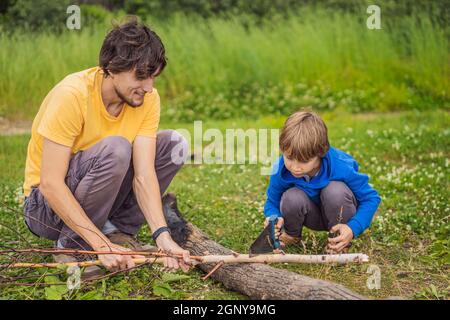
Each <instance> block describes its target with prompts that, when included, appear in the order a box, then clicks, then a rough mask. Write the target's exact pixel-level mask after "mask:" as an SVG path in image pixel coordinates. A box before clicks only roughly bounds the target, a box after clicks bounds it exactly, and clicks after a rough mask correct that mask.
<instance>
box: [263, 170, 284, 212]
mask: <svg viewBox="0 0 450 320" xmlns="http://www.w3.org/2000/svg"><path fill="white" fill-rule="evenodd" d="M284 191H285V188H283V186H282V183H281V181H280V177H279V175H278V174H274V175H272V176H271V177H270V182H269V187H268V188H267V200H266V204H265V205H264V216H265V217H270V216H272V215H276V216H278V217H281V212H280V201H281V196H282V195H283V192H284Z"/></svg>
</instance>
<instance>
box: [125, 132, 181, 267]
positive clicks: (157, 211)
mask: <svg viewBox="0 0 450 320" xmlns="http://www.w3.org/2000/svg"><path fill="white" fill-rule="evenodd" d="M155 157H156V139H155V138H148V137H143V136H137V137H136V139H135V141H134V144H133V165H134V178H133V190H134V193H135V195H136V200H137V202H138V205H139V207H140V208H141V211H142V213H143V214H144V216H145V219H146V220H147V222H148V224H149V226H150V229H151V231H152V232H155V231H156V230H157V229H158V228H160V227H163V226H166V225H167V223H166V219H165V217H164V213H163V210H162V204H161V191H160V188H159V182H158V177H157V175H156V170H155ZM156 244H157V245H158V247H159V248H161V249H163V250H166V251H171V252H173V253H181V254H183V256H184V261H180V263H181V268H182V269H183V271H187V270H188V269H189V268H188V266H187V264H188V263H189V262H190V260H189V252H188V251H186V250H183V249H182V248H181V247H179V246H178V245H177V244H176V243H175V242H174V241H173V240H172V237H171V236H170V234H169V233H167V232H163V233H161V235H160V236H159V237H158V239H157V240H156ZM165 264H166V267H168V268H170V269H172V268H173V269H176V268H178V266H179V265H178V262H177V261H176V260H175V259H167V261H166V263H165Z"/></svg>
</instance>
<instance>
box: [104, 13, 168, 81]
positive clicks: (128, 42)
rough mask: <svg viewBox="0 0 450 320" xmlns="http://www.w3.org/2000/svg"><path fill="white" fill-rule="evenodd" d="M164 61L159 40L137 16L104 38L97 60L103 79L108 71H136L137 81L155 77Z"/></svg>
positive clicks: (161, 69)
mask: <svg viewBox="0 0 450 320" xmlns="http://www.w3.org/2000/svg"><path fill="white" fill-rule="evenodd" d="M166 60H167V59H166V56H165V49H164V45H163V43H162V41H161V39H160V38H159V37H158V35H157V34H156V33H155V32H154V31H152V30H151V29H150V28H149V27H147V26H146V25H144V24H143V23H141V22H139V20H138V19H137V17H130V18H129V19H128V21H127V22H125V23H123V24H121V25H117V26H115V27H114V28H113V29H112V30H111V31H110V32H109V33H108V34H107V35H106V38H105V40H104V41H103V45H102V49H101V50H100V57H99V63H100V67H101V68H102V69H103V71H104V72H105V75H106V76H108V74H109V72H108V70H109V71H110V72H112V73H120V72H126V71H130V70H133V69H135V70H136V78H137V79H140V80H142V79H146V78H148V77H150V76H152V75H154V73H155V72H156V71H158V74H160V73H161V72H162V71H163V70H164V67H165V66H166V64H167V61H166ZM158 69H159V70H158ZM158 74H157V75H158Z"/></svg>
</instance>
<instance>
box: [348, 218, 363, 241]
mask: <svg viewBox="0 0 450 320" xmlns="http://www.w3.org/2000/svg"><path fill="white" fill-rule="evenodd" d="M347 225H348V226H349V227H350V229H352V232H353V238H357V237H358V236H359V235H360V234H361V233H363V231H364V229H363V228H362V227H361V224H360V223H359V222H358V221H356V220H350V221H349V222H347Z"/></svg>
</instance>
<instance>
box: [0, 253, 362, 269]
mask: <svg viewBox="0 0 450 320" xmlns="http://www.w3.org/2000/svg"><path fill="white" fill-rule="evenodd" d="M200 258H201V261H192V265H197V264H199V263H219V262H220V261H223V263H308V264H310V263H317V264H326V263H337V264H346V263H363V262H368V261H369V257H368V256H367V255H365V254H362V253H349V254H329V255H328V254H322V255H301V254H273V255H258V256H254V257H249V255H248V254H239V255H238V256H234V255H208V256H202V257H200ZM133 261H134V263H136V264H142V263H150V262H152V261H153V262H154V263H163V262H164V258H153V259H151V258H134V259H133ZM61 265H62V266H67V267H71V266H78V267H89V266H99V265H101V262H100V260H92V261H81V262H68V263H62V264H61V263H12V264H9V265H0V268H57V267H58V266H61Z"/></svg>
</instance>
